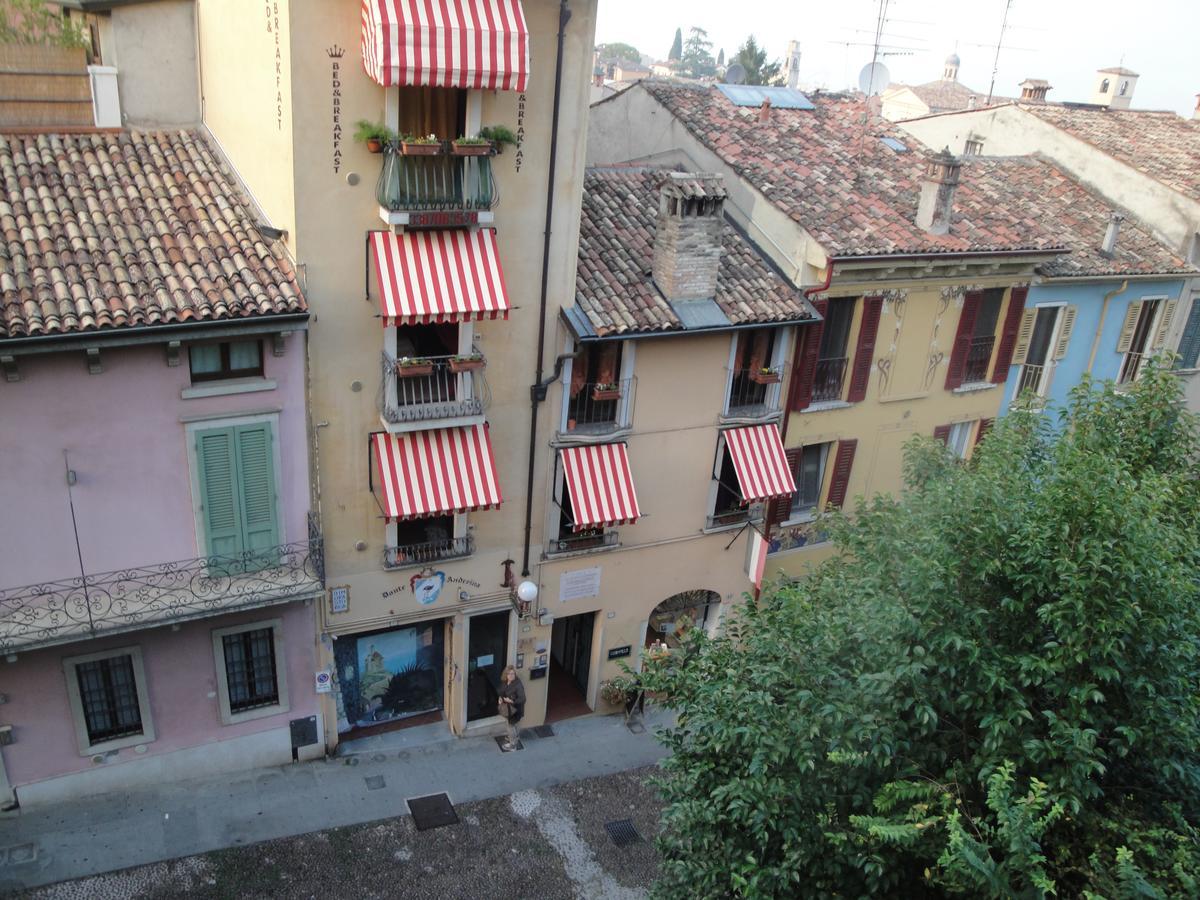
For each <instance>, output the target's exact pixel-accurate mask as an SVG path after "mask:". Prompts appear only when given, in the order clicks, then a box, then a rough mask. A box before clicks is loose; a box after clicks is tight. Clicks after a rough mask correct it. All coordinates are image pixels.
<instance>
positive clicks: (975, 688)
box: [640, 363, 1200, 900]
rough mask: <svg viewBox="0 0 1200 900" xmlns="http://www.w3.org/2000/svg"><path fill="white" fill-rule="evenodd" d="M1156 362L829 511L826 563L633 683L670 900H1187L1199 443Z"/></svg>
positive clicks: (1198, 828) (1199, 726) (1196, 761)
mask: <svg viewBox="0 0 1200 900" xmlns="http://www.w3.org/2000/svg"><path fill="white" fill-rule="evenodd" d="M1182 399H1183V398H1182V391H1181V388H1180V385H1179V382H1178V380H1177V379H1176V377H1175V376H1173V375H1172V374H1171V373H1170V372H1169V371H1167V367H1166V366H1160V365H1158V364H1157V363H1152V364H1151V366H1150V368H1149V369H1148V370H1147V371H1146V372H1144V374H1143V375H1142V376H1141V377H1140V378H1139V380H1138V381H1136V382H1134V383H1133V384H1132V385H1130V386H1128V389H1127V390H1124V389H1123V390H1122V391H1117V390H1115V389H1114V387H1113V385H1112V384H1106V385H1102V386H1098V385H1095V384H1092V383H1089V382H1087V381H1085V382H1084V383H1083V384H1081V385H1080V386H1079V387H1078V388H1076V389H1075V390H1074V391H1073V392H1072V396H1071V402H1070V404H1069V406H1068V407H1067V408H1066V409H1065V410H1063V411H1062V412H1061V413H1060V414H1059V416H1058V417H1057V419H1058V421H1057V422H1056V421H1055V417H1054V416H1053V414H1052V413H1051V412H1049V411H1039V410H1029V409H1018V410H1016V411H1014V412H1012V413H1010V414H1008V415H1006V416H1005V417H1004V418H1003V419H1001V420H1000V421H999V422H998V423H997V424H996V426H995V427H994V428H993V429H992V430H991V432H990V433H989V434H988V436H987V437H986V438H985V439H984V440H983V441H982V442H981V443H980V444H979V445H978V446H977V447H976V448H975V449H974V451H973V454H972V457H971V459H970V461H969V462H967V463H963V462H962V461H961V460H959V459H958V458H957V457H956V456H955V455H954V454H952V453H951V452H950V451H948V450H947V448H945V447H944V446H942V445H941V444H940V443H936V442H934V441H933V440H931V439H929V438H917V439H914V441H913V442H911V443H910V445H909V447H908V452H907V453H906V456H905V466H904V468H905V482H906V490H905V493H904V494H903V495H902V496H901V497H900V498H899V499H893V498H891V497H886V496H878V497H875V498H873V499H870V500H862V501H859V502H858V504H857V505H856V508H855V510H854V515H853V517H852V518H843V517H841V516H835V517H834V518H833V520H832V521H823V522H821V523H819V527H820V528H821V529H822V530H826V531H827V532H828V533H829V534H830V535H831V537H832V538H833V540H834V542H835V544H836V546H837V547H838V549H839V550H840V551H841V552H840V553H839V554H838V555H837V556H835V557H833V558H832V559H830V560H829V561H828V562H827V563H825V564H824V565H822V566H820V567H819V568H818V569H817V570H816V571H815V572H814V573H813V574H812V575H811V576H810V577H808V578H806V579H805V580H804V581H801V582H800V583H798V584H795V585H790V586H779V587H776V588H774V589H768V590H765V591H764V592H763V597H762V600H761V602H760V603H759V604H758V605H755V604H753V603H746V604H745V605H744V606H743V608H742V611H741V612H740V613H739V614H736V615H734V616H732V617H731V620H729V621H728V622H727V624H726V625H725V626H724V627H723V629H722V633H719V634H718V635H717V636H715V637H709V636H707V635H706V634H705V633H704V631H703V629H689V630H687V631H685V632H683V633H682V635H683V636H682V642H683V647H682V649H681V650H679V651H676V652H674V653H671V654H670V655H668V656H666V657H661V658H655V659H649V660H646V661H645V664H644V666H643V670H642V672H641V673H640V685H641V687H643V688H644V689H646V690H647V691H653V692H655V694H656V695H657V696H658V697H659V698H661V702H662V703H663V704H664V705H665V706H667V707H668V708H671V709H673V710H674V711H675V712H676V713H677V714H678V718H677V722H678V724H677V725H676V726H675V727H674V728H672V729H670V730H668V731H666V732H664V740H665V742H666V745H667V747H668V748H669V749H670V750H671V754H670V755H669V756H668V757H667V758H666V760H664V762H663V774H662V781H661V789H662V793H663V797H664V799H665V800H666V808H665V809H664V811H663V816H662V825H663V829H662V833H661V836H660V838H659V849H660V851H661V852H660V858H661V859H662V864H661V876H660V880H659V882H658V884H657V885H656V889H655V895H656V896H657V897H659V898H675V897H679V898H692V897H731V898H732V897H737V898H750V897H754V898H774V897H780V898H783V897H788V898H792V897H833V896H837V897H868V896H870V897H912V898H930V897H947V896H965V897H971V898H989V900H991V898H994V900H1000V898H1003V900H1034V898H1046V897H1048V896H1050V897H1060V898H1068V897H1072V898H1078V897H1088V898H1093V900H1099V898H1101V897H1107V898H1110V900H1117V898H1129V900H1133V898H1164V900H1165V898H1174V897H1198V896H1200V757H1198V756H1197V753H1196V747H1197V746H1200V694H1198V692H1197V689H1196V686H1197V684H1198V683H1200V579H1197V571H1198V568H1200V527H1198V526H1197V522H1196V515H1195V513H1196V509H1197V506H1198V505H1200V432H1198V425H1197V418H1196V416H1195V415H1193V414H1192V413H1189V412H1187V411H1186V410H1185V409H1184V408H1183V403H1182Z"/></svg>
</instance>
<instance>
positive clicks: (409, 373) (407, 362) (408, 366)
mask: <svg viewBox="0 0 1200 900" xmlns="http://www.w3.org/2000/svg"><path fill="white" fill-rule="evenodd" d="M396 374H397V375H399V376H400V377H401V378H420V377H421V376H423V375H432V374H433V360H432V359H426V358H425V357H423V356H402V357H400V359H398V360H396Z"/></svg>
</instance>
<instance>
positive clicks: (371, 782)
mask: <svg viewBox="0 0 1200 900" xmlns="http://www.w3.org/2000/svg"><path fill="white" fill-rule="evenodd" d="M366 782H367V790H368V791H377V790H379V789H380V788H381V787H384V786H385V785H386V784H387V782H385V781H384V780H383V776H382V775H368V776H367V777H366Z"/></svg>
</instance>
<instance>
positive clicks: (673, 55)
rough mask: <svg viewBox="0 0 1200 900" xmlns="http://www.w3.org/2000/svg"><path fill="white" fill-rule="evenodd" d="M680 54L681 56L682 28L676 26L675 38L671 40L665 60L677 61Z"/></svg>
mask: <svg viewBox="0 0 1200 900" xmlns="http://www.w3.org/2000/svg"><path fill="white" fill-rule="evenodd" d="M682 56H683V29H682V28H676V29H675V40H673V41H671V49H670V51H668V53H667V62H671V61H672V60H674V61H675V62H679V59H680V57H682Z"/></svg>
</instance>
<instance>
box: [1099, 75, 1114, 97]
mask: <svg viewBox="0 0 1200 900" xmlns="http://www.w3.org/2000/svg"><path fill="white" fill-rule="evenodd" d="M1110 84H1111V82H1110V81H1109V80H1108V79H1107V78H1105V79H1104V80H1103V81H1101V82H1100V93H1102V94H1107V93H1108V88H1109V85H1110Z"/></svg>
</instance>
